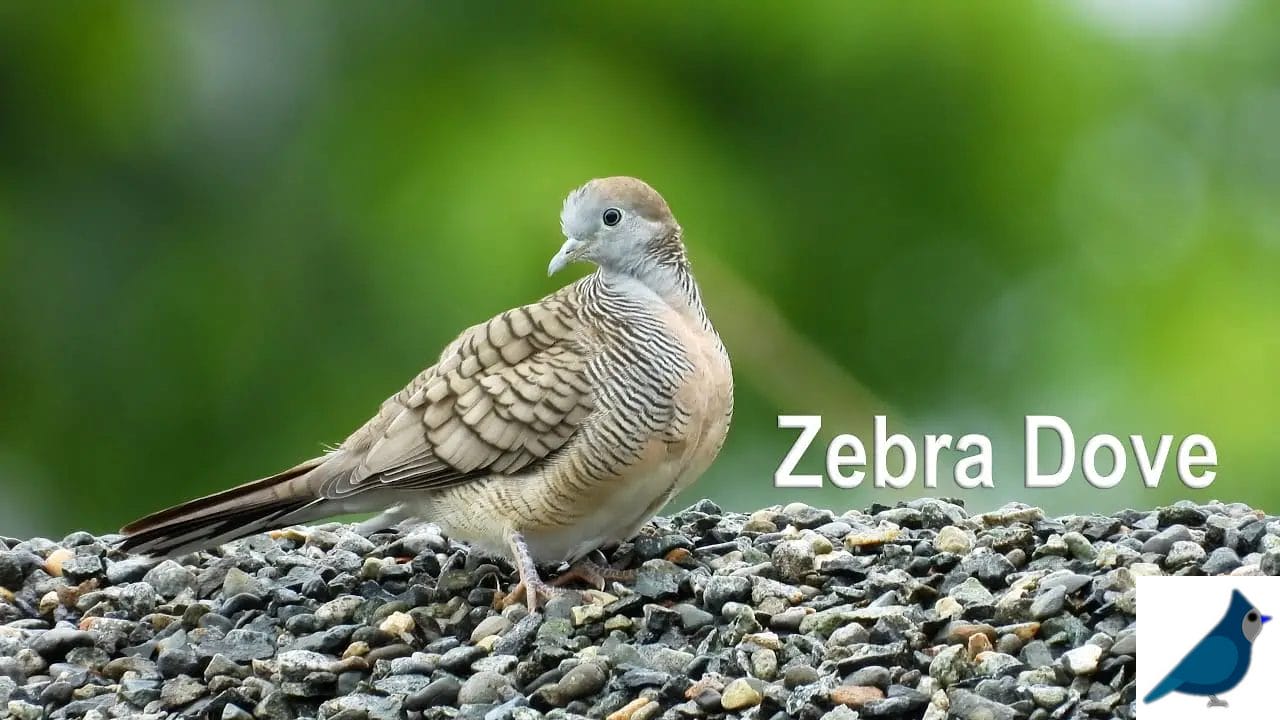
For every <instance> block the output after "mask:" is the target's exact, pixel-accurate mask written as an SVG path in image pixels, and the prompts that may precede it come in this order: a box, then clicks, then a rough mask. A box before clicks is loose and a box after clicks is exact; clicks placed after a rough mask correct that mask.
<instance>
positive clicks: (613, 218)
mask: <svg viewBox="0 0 1280 720" xmlns="http://www.w3.org/2000/svg"><path fill="white" fill-rule="evenodd" d="M600 219H601V220H603V221H604V224H605V225H608V226H609V227H613V226H614V225H617V224H618V223H620V222H622V211H621V210H619V209H618V208H609V209H608V210H605V211H604V215H602V216H600Z"/></svg>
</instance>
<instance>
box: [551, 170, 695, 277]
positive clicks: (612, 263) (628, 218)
mask: <svg viewBox="0 0 1280 720" xmlns="http://www.w3.org/2000/svg"><path fill="white" fill-rule="evenodd" d="M560 228H561V230H562V231H563V232H564V237H565V240H564V244H563V245H561V246H560V251H559V252H557V253H556V254H555V257H553V258H551V264H550V265H548V266H547V274H548V275H554V274H555V273H556V272H559V271H560V270H561V269H563V268H564V267H565V266H566V265H568V264H569V263H571V262H574V261H577V260H583V261H587V262H592V263H595V264H596V265H598V266H600V267H601V268H604V269H605V270H611V271H615V272H630V273H636V272H637V271H638V270H639V269H640V268H643V267H645V266H646V265H648V264H652V263H662V262H665V261H670V260H672V259H676V260H682V259H683V258H684V247H683V245H682V243H681V241H680V226H679V225H678V224H677V223H676V219H675V217H673V216H672V214H671V209H670V208H669V207H667V201H666V200H663V199H662V196H661V195H659V194H658V192H657V191H656V190H654V189H653V188H651V187H649V186H648V185H647V184H646V183H645V182H644V181H642V180H637V179H635V178H631V177H609V178H601V179H596V180H592V181H591V182H588V183H587V184H586V185H583V186H582V187H580V188H578V189H577V190H574V191H573V192H571V193H569V196H568V197H566V198H565V200H564V210H562V211H561V212H560Z"/></svg>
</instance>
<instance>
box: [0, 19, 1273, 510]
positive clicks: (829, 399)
mask: <svg viewBox="0 0 1280 720" xmlns="http://www.w3.org/2000/svg"><path fill="white" fill-rule="evenodd" d="M611 174H631V175H636V176H639V177H642V178H645V179H647V180H648V181H649V182H651V183H652V184H653V185H655V186H656V187H657V188H658V189H659V190H660V191H661V192H662V193H663V194H664V195H665V196H666V197H667V199H668V200H669V201H670V203H671V205H672V207H673V208H674V210H675V211H676V214H677V216H678V217H679V219H680V221H681V223H682V224H683V226H684V228H685V234H686V239H687V242H688V245H689V247H690V253H691V255H692V258H693V261H694V268H695V271H696V272H697V274H698V276H699V278H700V279H701V281H702V284H703V288H704V294H705V297H706V301H707V303H708V306H709V307H710V309H711V313H712V317H713V319H714V320H715V321H716V322H717V324H718V325H719V327H720V328H721V331H722V334H723V335H724V339H725V342H726V344H727V346H728V347H729V349H730V353H731V355H732V357H733V360H734V364H735V372H736V376H737V382H738V395H737V415H736V419H735V423H734V428H733V431H732V433H731V435H730V438H729V441H728V443H727V445H726V447H725V449H724V452H723V454H722V456H721V459H720V460H719V461H718V463H717V464H716V465H715V467H713V468H712V470H711V471H710V472H709V473H708V474H707V476H705V478H704V479H703V480H702V481H701V482H700V483H699V484H698V485H696V486H695V488H694V489H693V490H692V491H691V493H690V494H688V495H686V497H684V498H681V499H680V502H686V501H688V500H691V499H692V498H693V496H704V495H705V496H709V497H711V498H713V499H715V500H717V501H718V502H720V503H721V504H723V505H725V506H726V507H729V508H732V509H740V510H741V509H752V508H755V507H758V506H762V505H765V504H770V503H784V502H789V501H792V500H804V501H807V502H810V503H813V504H819V505H826V506H829V507H833V508H835V509H837V510H839V509H844V508H848V507H854V506H866V505H868V504H870V503H872V502H883V503H891V502H894V501H897V500H902V499H907V498H909V497H912V496H915V495H920V494H926V493H932V494H938V495H943V496H957V495H961V493H959V492H958V491H957V490H956V488H955V486H954V484H953V483H952V482H951V480H950V464H949V462H948V464H944V466H943V468H942V472H941V476H942V478H943V479H942V481H941V483H940V487H939V488H938V489H937V490H935V491H929V490H927V489H925V488H923V487H922V484H921V481H920V480H917V482H916V483H915V484H914V485H913V486H912V487H911V488H910V489H909V490H905V491H893V490H876V489H875V488H872V487H870V482H869V481H868V482H866V483H864V485H863V487H861V488H859V489H857V490H840V489H836V488H832V487H827V488H826V489H824V490H821V491H797V490H790V491H785V490H777V489H774V488H773V486H772V485H773V472H774V470H775V469H776V468H777V466H778V464H779V461H780V460H781V459H782V457H783V455H784V454H785V452H786V450H787V449H788V448H789V447H790V445H791V443H792V440H793V438H794V436H795V433H794V432H793V431H790V430H780V429H778V427H777V416H778V415H779V414H797V413H803V414H820V415H823V416H824V419H825V425H824V431H827V432H826V435H825V437H826V438H830V437H832V436H833V435H834V434H836V433H855V434H859V435H860V436H862V437H863V438H864V439H865V440H867V441H868V442H869V441H870V437H871V430H870V428H871V416H872V414H873V413H875V412H887V413H888V414H889V417H890V421H891V423H892V424H893V426H894V428H895V429H900V430H905V431H908V432H910V433H911V434H912V435H913V436H914V437H916V438H917V442H918V443H919V440H918V438H919V435H920V434H921V433H924V432H948V433H951V434H953V435H956V436H958V435H961V434H964V433H968V432H979V433H986V434H988V435H990V436H991V438H992V440H993V442H994V445H995V459H996V488H995V489H994V490H984V491H980V492H973V493H968V494H965V497H966V498H967V500H968V502H969V503H970V506H971V507H974V508H977V509H987V508H990V507H994V506H997V505H999V504H1002V503H1003V502H1006V501H1008V500H1012V499H1016V500H1022V501H1026V502H1031V503H1035V504H1039V505H1042V506H1046V507H1048V508H1050V509H1051V510H1053V511H1054V512H1086V511H1102V510H1113V509H1117V508H1120V507H1123V506H1152V505H1156V504H1159V503H1166V502H1169V501H1172V500H1175V499H1181V498H1192V499H1196V500H1201V501H1205V500H1209V499H1212V498H1219V499H1223V500H1229V501H1237V500H1238V501H1247V502H1249V503H1253V504H1255V505H1259V506H1261V507H1263V508H1265V509H1269V510H1273V511H1274V510H1275V505H1276V501H1277V500H1278V499H1280V484H1277V483H1275V482H1273V479H1274V478H1275V477H1276V468H1277V463H1276V461H1277V459H1278V456H1280V450H1278V449H1277V447H1278V443H1277V440H1276V434H1275V433H1276V430H1277V427H1280V381H1278V380H1277V372H1278V371H1280V312H1278V305H1277V303H1278V302H1280V4H1277V3H1270V2H1264V1H1261V0H1259V1H1258V2H1243V1H1238V2H1232V1H1227V0H1160V1H1155V0H1151V1H1148V2H1111V1H1110V0H1086V1H1082V2H1065V1H1063V2H1051V3H1025V2H1007V3H983V4H979V5H970V4H963V6H961V5H958V4H954V3H936V4H915V5H912V6H910V7H909V8H908V7H907V6H903V5H900V4H897V3H853V2H834V1H833V2H827V3H814V4H809V3H802V4H783V3H776V4H765V3H754V4H749V3H737V2H708V3H692V4H689V3H678V4H664V3H654V2H639V1H632V2H622V3H564V4H551V3H548V4H536V5H534V4H530V5H528V6H516V5H514V4H513V5H505V4H501V3H470V2H465V3H464V2H459V3H436V2H431V3H409V2H395V3H379V4H373V5H361V6H359V7H356V6H351V5H347V4H343V3H314V2H282V3H271V4H266V3H254V2H193V3H147V2H140V3H94V4H83V3H71V4H57V5H49V4H45V3H4V4H2V5H0V534H10V535H27V534H32V533H43V534H52V535H60V534H62V533H65V532H67V531H70V530H73V529H77V528H86V529H90V530H94V531H100V532H101V531H108V530H112V529H114V528H116V527H119V526H120V525H121V524H122V523H124V522H125V521H127V520H130V519H132V518H133V517H134V516H136V515H139V514H142V513H144V512H147V511H150V510H154V509H158V508H160V507H162V506H165V505H168V504H171V503H174V502H177V501H180V500H183V499H186V498H189V497H192V496H194V495H197V494H201V493H206V492H210V491H214V490H217V489H221V488H224V487H228V486H230V485H232V484H236V483H239V482H243V481H246V480H249V479H253V478H255V477H259V476H261V475H265V474H268V473H270V472H272V471H274V470H277V469H280V468H283V467H286V466H288V465H291V464H293V463H295V462H296V461H299V460H301V459H303V458H305V457H308V456H311V455H313V454H315V453H317V452H319V451H320V450H321V449H322V446H323V443H326V442H338V441H340V440H341V439H342V438H343V437H344V435H345V434H346V432H348V431H349V430H351V429H353V428H354V427H355V426H356V425H357V424H359V423H360V422H362V421H363V420H365V419H366V418H367V417H368V416H369V415H370V414H371V413H372V412H373V410H374V409H375V408H376V406H377V404H378V403H379V402H380V401H381V400H382V399H383V398H384V397H386V396H388V395H390V394H392V393H393V392H394V391H396V390H398V389H399V388H400V386H401V385H402V384H403V383H404V382H406V381H407V380H408V379H409V378H410V377H411V376H413V375H414V374H415V373H416V372H417V371H419V370H420V369H421V368H423V367H425V366H426V365H427V364H429V363H431V362H433V360H434V358H435V357H436V355H437V354H438V352H439V350H440V348H441V347H442V346H443V345H444V344H445V343H446V342H447V341H449V340H450V339H451V338H452V337H453V336H454V334H455V333H457V332H458V331H459V330H461V329H462V328H463V327H465V326H467V325H469V324H471V323H473V322H477V321H479V320H482V319H485V318H487V317H489V316H490V315H491V314H492V313H495V312H497V311H500V310H502V309H505V308H507V307H509V306H511V305H513V304H516V303H521V302H527V301H530V300H532V299H535V298H537V297H539V296H541V295H542V294H545V293H547V292H549V291H551V290H552V289H554V288H555V287H557V286H558V285H560V284H562V283H564V282H566V281H567V280H568V279H570V278H571V277H572V276H574V275H576V274H581V273H583V272H586V269H585V268H584V267H581V266H579V267H575V268H574V269H573V270H571V271H570V272H569V273H567V275H568V276H569V277H566V276H557V277H555V278H552V279H548V278H546V277H545V271H544V269H545V267H546V264H547V260H548V259H549V258H550V256H551V255H552V254H553V253H554V252H555V250H556V249H557V247H558V246H559V242H560V237H559V227H558V212H559V207H560V202H561V199H562V198H563V196H564V195H565V194H566V193H567V192H568V191H569V190H571V189H572V188H574V187H575V186H577V185H579V184H580V183H582V182H583V181H585V180H587V179H589V178H591V177H596V176H603V175H611ZM1028 413H1037V414H1039V413H1044V414H1055V415H1061V416H1063V417H1065V418H1066V419H1067V420H1068V421H1069V422H1070V423H1071V425H1072V427H1073V428H1074V429H1075V432H1076V440H1077V452H1078V450H1079V447H1080V446H1082V445H1083V443H1084V441H1085V439H1086V438H1087V437H1088V436H1089V435H1090V434H1093V433H1097V432H1110V433H1114V434H1119V435H1121V436H1125V435H1128V434H1130V433H1142V434H1145V435H1147V436H1148V438H1149V440H1148V442H1149V444H1151V445H1154V444H1155V440H1156V436H1158V435H1159V434H1160V433H1173V434H1175V436H1176V437H1177V438H1178V439H1180V438H1181V437H1182V436H1184V435H1186V434H1188V433H1203V434H1206V435H1208V436H1209V437H1210V438H1212V439H1213V440H1214V442H1215V443H1216V445H1217V449H1218V456H1219V468H1218V471H1219V475H1218V479H1217V480H1216V481H1215V482H1214V484H1213V485H1212V486H1211V487H1210V488H1208V489H1206V490H1201V491H1190V490H1187V489H1186V488H1184V487H1182V486H1181V485H1180V484H1179V483H1178V482H1177V479H1176V475H1175V472H1174V470H1173V467H1172V462H1171V464H1170V467H1169V468H1168V469H1167V470H1166V472H1165V475H1164V478H1163V481H1162V483H1161V486H1160V488H1159V489H1158V490H1146V489H1143V488H1142V485H1141V482H1140V480H1139V478H1138V474H1137V469H1136V466H1135V465H1134V462H1133V460H1132V458H1130V461H1129V466H1130V467H1129V471H1128V473H1127V476H1126V478H1125V480H1124V482H1123V483H1122V484H1121V485H1120V486H1119V487H1117V488H1115V489H1112V490H1107V491H1101V490H1095V489H1092V488H1089V487H1087V486H1086V485H1085V484H1084V482H1083V480H1081V479H1080V477H1079V470H1078V467H1077V473H1076V477H1075V478H1073V479H1072V480H1070V481H1069V482H1068V483H1067V484H1066V485H1065V486H1064V487H1063V488H1062V489H1060V490H1058V491H1045V490H1028V489H1026V488H1025V487H1024V486H1023V479H1022V462H1023V459H1022V422H1023V417H1024V416H1025V415H1026V414H1028ZM1175 442H1176V441H1175ZM821 464H822V451H821V449H820V448H816V447H815V448H814V449H812V450H811V451H810V453H809V455H808V456H807V458H806V462H805V463H804V465H803V466H802V469H808V470H817V469H818V468H819V467H820V466H821Z"/></svg>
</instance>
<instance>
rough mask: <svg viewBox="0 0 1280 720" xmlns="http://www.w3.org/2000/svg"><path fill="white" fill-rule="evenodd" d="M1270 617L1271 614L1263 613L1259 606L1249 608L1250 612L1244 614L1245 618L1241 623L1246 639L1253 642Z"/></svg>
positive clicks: (1241, 630)
mask: <svg viewBox="0 0 1280 720" xmlns="http://www.w3.org/2000/svg"><path fill="white" fill-rule="evenodd" d="M1270 619H1271V616H1270V615H1263V614H1262V613H1260V612H1258V609H1257V608H1249V612H1247V613H1245V614H1244V620H1243V621H1242V622H1241V623H1240V632H1242V633H1244V637H1245V639H1246V640H1248V641H1249V642H1253V641H1254V639H1255V638H1257V637H1258V633H1260V632H1262V626H1263V625H1265V624H1266V623H1267V621H1268V620H1270Z"/></svg>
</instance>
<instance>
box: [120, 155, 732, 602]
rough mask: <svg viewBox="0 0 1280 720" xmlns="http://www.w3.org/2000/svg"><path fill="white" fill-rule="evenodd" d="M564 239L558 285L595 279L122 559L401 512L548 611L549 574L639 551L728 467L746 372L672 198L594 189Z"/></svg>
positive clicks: (637, 189)
mask: <svg viewBox="0 0 1280 720" xmlns="http://www.w3.org/2000/svg"><path fill="white" fill-rule="evenodd" d="M560 224H561V228H562V231H563V233H564V236H565V241H564V244H563V245H562V246H561V247H560V251H559V252H557V253H556V254H555V256H554V257H553V258H552V259H551V264H550V266H549V267H548V273H549V274H554V273H556V272H557V271H559V270H560V269H562V268H564V267H565V266H566V265H568V264H569V263H571V262H574V261H578V260H583V261H588V262H591V263H594V264H595V265H596V266H597V269H596V271H595V272H593V273H591V274H590V275H587V276H586V277H584V278H582V279H580V280H578V281H576V282H573V283H571V284H569V285H567V286H565V287H563V288H561V289H560V290H558V291H557V292H554V293H552V294H551V295H548V296H547V297H545V298H543V299H541V300H539V301H538V302H535V303H533V304H530V305H524V306H522V307H517V308H513V309H511V310H508V311H506V312H503V313H501V314H500V315H498V316H497V317H494V318H492V319H490V320H488V321H486V322H483V323H480V324H478V325H475V326H473V327H471V328H468V329H467V330H465V331H463V332H462V334H461V335H459V336H458V338H457V339H456V340H454V341H453V342H452V343H450V344H449V346H448V347H446V348H445V349H444V352H443V353H441V355H440V360H439V361H438V362H437V363H436V364H435V365H433V366H431V367H429V368H427V369H426V370H424V371H422V373H421V374H419V375H418V376H417V377H416V378H414V379H413V381H412V382H410V383H409V385H408V387H406V388H405V389H403V390H401V391H400V392H399V393H396V394H395V395H393V396H392V397H391V398H390V399H388V400H387V401H386V402H384V403H383V404H382V407H381V409H380V410H379V411H378V414H377V415H375V416H374V417H373V419H371V420H370V421H369V422H367V423H365V424H364V426H363V427H361V428H360V429H358V430H356V431H355V432H354V433H352V434H351V436H350V437H348V438H347V439H346V440H345V441H344V442H343V443H342V444H341V445H340V446H338V447H337V448H336V449H334V450H332V451H330V452H328V453H326V454H325V455H322V456H320V457H318V458H314V459H312V460H308V461H306V462H304V463H302V464H300V465H298V466H296V467H293V468H290V469H288V470H285V471H284V472H281V473H278V474H276V475H272V476H271V477H267V478H263V479H261V480H256V481H254V482H251V483H248V484H245V485H241V486H239V487H235V488H232V489H230V490H226V491H224V492H220V493H217V494H215V495H210V496H208V497H204V498H200V499H198V500H192V501H190V502H187V503H184V504H182V505H179V506H177V507H173V508H170V509H168V510H163V511H161V512H158V513H155V514H153V515H148V516H147V517H145V518H142V519H141V520H138V521H136V522H134V523H132V524H130V525H128V526H126V527H125V528H124V529H123V530H122V532H123V533H124V534H125V536H126V537H125V538H124V539H123V541H122V547H123V548H124V549H127V550H131V551H135V552H139V553H147V554H166V555H175V554H179V553H183V552H188V551H192V550H198V549H202V548H206V547H210V546H214V545H219V544H222V543H225V542H229V541H231V540H235V539H237V538H241V537H244V536H246V535H251V534H253V533H257V532H261V531H264V530H269V529H273V528H279V527H283V526H287V525H291V524H295V523H302V522H307V521H311V520H315V519H318V518H323V517H328V516H332V515H337V514H343V513H351V512H368V511H372V510H382V509H387V510H386V512H384V513H383V514H382V515H381V516H380V517H379V518H377V519H375V520H374V521H371V522H372V524H373V525H375V526H388V525H390V524H392V523H394V522H395V521H396V520H398V519H400V518H404V517H410V516H414V517H419V518H423V519H425V520H429V521H431V522H434V523H436V524H438V525H439V526H440V528H441V530H442V531H443V532H444V533H445V534H447V535H449V536H451V537H453V538H455V539H458V540H462V541H464V542H466V543H468V544H470V545H471V546H473V547H474V548H476V549H478V550H480V551H482V552H484V553H486V554H490V555H495V556H499V557H504V558H507V559H508V560H510V561H511V562H512V563H513V564H514V565H515V567H516V568H517V569H518V571H519V574H520V580H521V584H522V586H523V589H524V590H525V592H526V594H527V596H528V599H529V604H530V605H531V607H534V608H536V607H537V604H538V597H539V595H541V596H544V597H545V596H547V595H549V594H550V593H551V592H552V589H551V588H550V587H549V586H548V585H547V584H546V583H544V582H543V581H542V579H541V578H540V576H539V575H538V572H537V569H536V566H537V565H539V564H551V563H561V562H569V563H579V565H582V564H583V563H581V562H580V561H584V558H585V556H586V555H587V554H588V553H591V552H592V551H593V550H595V549H597V548H599V547H601V546H602V545H605V544H608V543H612V542H618V541H622V540H625V539H628V538H630V537H632V536H633V535H635V534H636V533H637V532H638V531H639V529H640V528H641V526H643V525H644V523H646V522H647V521H648V520H649V518H651V517H653V515H654V514H655V513H657V512H658V510H660V509H661V508H662V507H663V505H665V504H666V503H667V501H669V500H670V499H671V498H672V497H673V496H674V495H675V494H676V493H678V492H680V491H681V490H682V489H684V488H685V487H687V486H688V485H689V484H690V483H692V482H693V481H694V480H695V479H697V478H698V476H699V475H701V474H702V473H703V472H704V471H705V470H706V469H707V468H708V467H709V466H710V465H711V462H712V461H713V460H714V459H715V457H716V455H717V454H718V453H719V451H720V447H721V445H723V443H724V439H725V435H726V433H727V432H728V429H729V421H730V418H731V417H732V414H733V377H732V373H731V370H730V366H729V356H728V354H727V353H726V352H725V348H724V345H723V344H722V343H721V342H720V337H719V335H718V334H717V333H716V331H715V328H714V327H712V325H711V321H710V320H709V319H708V318H707V313H706V309H705V308H704V307H703V304H702V298H701V296H700V294H699V292H698V285H697V283H696V282H695V281H694V277H693V273H692V272H691V270H690V267H689V261H688V258H687V257H686V254H685V247H684V242H683V240H682V238H681V230H680V226H679V224H677V223H676V220H675V217H673V216H672V214H671V210H670V209H669V208H668V207H667V203H666V201H664V200H663V199H662V196H660V195H659V194H658V193H657V192H656V191H654V190H653V188H651V187H649V186H648V185H647V184H645V183H644V182H642V181H640V180H637V179H635V178H629V177H612V178H605V179H597V180H592V181H590V182H588V183H587V184H585V185H583V186H582V187H580V188H578V189H577V190H574V191H573V192H571V193H570V194H569V196H568V197H567V198H566V199H565V202H564V209H563V210H562V212H561V214H560ZM584 574H586V573H584ZM513 594H514V593H513Z"/></svg>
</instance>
